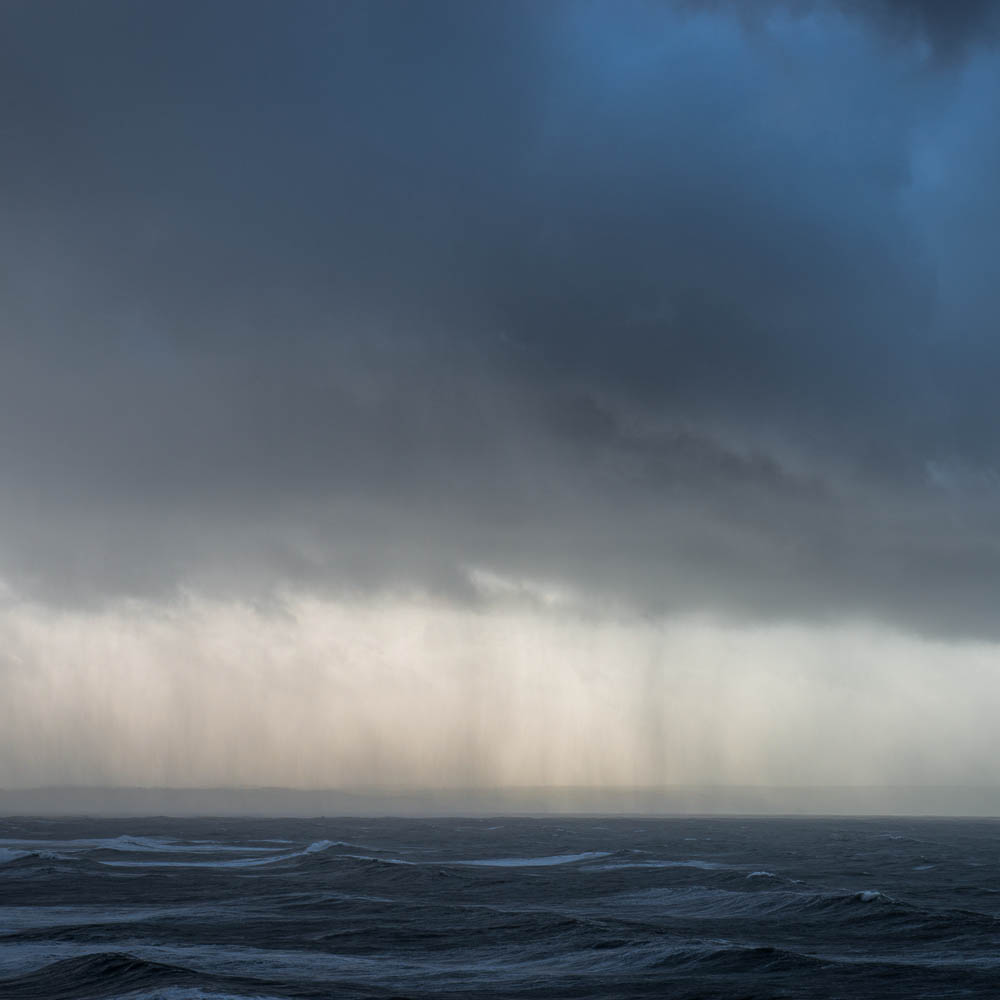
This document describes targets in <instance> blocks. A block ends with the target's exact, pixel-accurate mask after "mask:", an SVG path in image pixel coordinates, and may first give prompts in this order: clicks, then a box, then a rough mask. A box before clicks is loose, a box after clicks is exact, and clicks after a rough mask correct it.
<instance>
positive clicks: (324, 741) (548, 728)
mask: <svg viewBox="0 0 1000 1000" xmlns="http://www.w3.org/2000/svg"><path fill="white" fill-rule="evenodd" d="M0 635H2V639H3V642H2V653H0V680H2V685H3V694H4V697H3V698H2V699H0V788H4V787H6V788H28V787H36V786H44V785H92V786H96V785H100V786H122V785H128V786H156V787H164V786H173V787H178V786H179V787H220V786H248V785H249V786H258V787H259V786H285V787H296V788H351V787H373V786H374V787H381V788H390V789H407V788H505V787H507V788H510V787H521V786H589V787H597V786H652V785H719V784H722V785H810V784H813V785H893V784H899V785H923V784H926V785H942V784H949V783H954V784H961V785H988V784H992V783H993V780H992V779H993V774H992V770H991V768H990V766H989V762H990V761H992V760H994V759H995V757H996V754H997V752H998V751H1000V737H998V735H997V731H996V727H995V724H994V720H995V719H996V718H997V717H998V712H1000V678H998V677H997V673H996V669H995V663H996V658H995V649H994V647H993V646H992V645H991V644H987V643H975V642H969V643H964V644H961V643H943V642H936V641H932V640H926V639H920V638H915V637H912V636H906V635H903V634H900V633H898V632H894V631H891V630H888V629H886V628H883V627H877V626H871V625H861V624H858V625H836V626H835V625H828V626H820V625H815V626H803V625H759V624H753V623H747V622H743V623H739V622H734V621H728V622H727V621H719V620H716V619H712V618H709V617H688V618H680V619H674V620H670V621H662V622H651V621H642V620H637V619H635V617H634V616H633V617H629V616H624V615H623V616H621V617H619V618H612V617H609V616H604V617H601V616H594V615H592V614H587V613H585V611H584V610H581V609H578V608H573V607H571V606H570V607H564V608H555V609H553V608H552V607H541V606H539V605H538V603H537V602H536V603H534V604H532V603H530V602H525V601H523V600H520V599H514V598H512V599H510V600H509V601H507V602H506V603H503V602H499V603H495V604H494V605H493V606H491V607H490V608H489V609H488V610H486V609H484V608H476V607H456V606H454V605H449V604H446V603H444V602H441V601H438V600H434V599H431V598H426V597H419V596H412V595H411V596H408V597H407V596H397V597H385V598H382V599H379V600H374V601H373V600H371V599H370V598H365V599H360V598H359V599H351V598H339V599H334V598H327V599H319V598H316V597H314V596H308V595H295V594H287V595H285V597H284V598H283V599H282V600H281V601H280V602H275V603H273V604H271V605H269V606H263V607H254V606H251V605H248V604H246V603H240V602H223V601H218V600H214V601H213V600H207V599H201V598H198V597H195V596H189V597H188V598H186V599H184V600H181V601H179V602H177V603H174V604H169V605H168V604H161V605H150V604H147V603H140V602H133V603H128V604H121V605H118V606H116V607H109V608H107V609H105V610H104V611H101V612H100V613H94V612H91V611H88V612H86V613H84V612H80V613H75V612H72V611H66V610H53V609H51V608H45V607H42V606H39V605H29V604H23V603H22V604H10V605H8V606H7V607H6V608H5V610H4V611H3V613H2V615H0Z"/></svg>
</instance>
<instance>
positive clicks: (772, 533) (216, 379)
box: [0, 0, 1000, 634]
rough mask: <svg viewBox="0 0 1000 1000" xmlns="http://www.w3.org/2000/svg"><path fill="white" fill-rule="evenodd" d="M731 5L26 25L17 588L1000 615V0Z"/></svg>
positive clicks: (75, 594) (241, 13)
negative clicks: (485, 587) (497, 589)
mask: <svg viewBox="0 0 1000 1000" xmlns="http://www.w3.org/2000/svg"><path fill="white" fill-rule="evenodd" d="M732 6H733V5H731V4H707V3H706V4H649V3H639V2H636V3H625V4H617V3H615V4H611V3H607V4H594V3H577V4H571V3H552V4H537V3H505V4H488V5H487V4H474V5H473V4H467V3H457V2H456V3H433V4H431V3H427V4H382V3H365V4H361V3H357V4H355V3H337V4H320V3H302V4H296V5H287V6H286V5H278V4H274V3H264V2H257V3H238V4H237V3H208V4H204V3H197V4H195V3H171V4H135V3H124V2H123V3H94V4H87V5H82V4H81V5H59V4H39V3H30V4H27V3H25V4H18V3H8V4H7V5H6V6H4V7H3V14H2V16H3V20H4V30H3V31H2V33H0V37H2V41H0V46H2V50H0V77H2V80H0V85H2V88H3V94H4V95H5V103H4V106H3V109H2V112H0V129H2V133H0V134H2V138H3V143H4V150H5V155H4V157H3V158H2V160H0V190H2V195H0V198H2V202H0V205H2V212H3V223H4V224H3V235H2V236H0V260H2V262H3V268H2V277H0V281H2V289H0V291H2V295H3V316H2V322H3V333H2V336H3V365H2V367H0V410H2V414H0V416H2V420H0V454H2V457H3V458H2V460H3V479H2V482H0V532H2V535H0V575H2V576H5V577H6V578H7V579H8V580H9V581H10V582H11V585H12V586H13V587H14V589H15V591H17V592H28V593H33V594H36V595H41V596H44V597H46V598H47V599H50V600H59V601H70V602H74V603H75V602H80V601H93V600H97V601H100V600H103V599H104V598H106V597H107V596H109V595H111V596H114V595H133V594H139V595H150V594H154V595H164V594H169V593H171V592H172V591H173V589H174V588H176V587H177V586H184V585H191V586H198V587H212V588H221V589H223V590H235V591H237V592H250V593H254V594H259V593H263V592H266V591H267V589H268V588H269V587H270V586H272V585H273V584H274V583H275V582H291V583H292V584H295V585H301V586H307V587H312V588H326V587H330V586H334V587H343V586H349V587H363V588H369V587H379V586H382V585H385V584H392V585H410V584H412V585H417V586H430V587H432V588H434V589H437V590H440V591H442V592H444V593H446V594H448V595H450V596H451V597H453V598H454V599H459V600H472V599H475V597H476V594H475V590H474V587H473V585H472V584H471V583H470V582H469V578H468V573H467V571H468V569H469V568H470V567H487V568H490V569H493V570H495V571H496V572H500V573H504V574H508V575H509V576H511V577H513V578H521V577H533V578H540V579H546V580H561V581H564V582H567V583H569V584H571V585H573V586H574V587H576V588H577V589H579V590H581V591H583V592H585V593H587V594H590V595H592V596H594V597H595V598H597V599H600V600H607V601H609V602H611V603H613V604H614V605H615V606H625V607H630V608H633V609H639V610H641V611H643V612H648V613H653V614H660V613H663V612H670V611H672V610H677V609H697V608H709V609H714V610H721V611H725V612H728V613H734V614H747V613H748V614H756V615H765V616H768V617H779V616H785V617H789V616H790V617H815V616H830V617H837V616H842V615H857V614H862V615H869V616H872V617H875V618H880V619H888V620H892V621H895V622H901V623H903V624H905V625H907V626H914V627H920V628H924V629H929V630H931V631H946V632H950V633H962V632H971V633H989V634H993V633H994V632H995V631H996V629H995V624H994V622H993V607H992V606H993V604H994V603H995V602H994V601H993V597H994V596H995V594H996V593H997V589H998V586H1000V547H998V543H1000V537H998V534H997V529H996V526H995V512H996V509H997V492H996V490H997V482H996V480H997V473H996V471H995V470H996V469H997V468H998V464H997V461H998V456H997V448H996V439H995V432H994V421H993V419H992V417H993V413H994V402H993V393H994V390H993V380H992V377H991V373H992V372H994V371H995V370H996V364H997V361H998V351H997V348H996V346H995V344H994V338H992V337H991V336H990V333H991V329H992V324H993V322H994V319H993V318H994V317H995V316H996V314H997V313H996V310H997V307H998V305H1000V302H998V297H1000V296H998V294H997V291H996V290H997V288H998V287H1000V285H998V283H997V282H996V281H995V280H993V276H996V270H997V264H996V261H997V260H998V259H1000V256H998V255H997V253H996V251H997V249H998V247H997V237H996V233H997V232H998V231H1000V229H998V227H997V225H995V224H994V223H997V222H1000V199H998V198H997V193H996V183H995V179H994V178H995V177H996V176H997V175H998V174H997V169H998V168H1000V141H998V135H1000V130H998V129H997V127H996V125H995V123H994V121H993V115H992V113H991V112H990V109H991V108H995V98H996V96H997V95H996V87H997V80H998V71H997V56H996V52H995V51H994V50H993V49H992V48H991V47H990V44H989V43H990V42H991V40H992V38H993V34H992V32H993V25H994V23H995V18H994V14H995V5H993V4H971V3H965V4H962V3H957V4H948V5H932V4H930V3H929V2H927V3H913V4H903V3H901V2H900V3H882V4H878V5H865V9H864V10H862V9H861V5H853V4H851V3H849V2H846V0H845V2H842V3H839V4H837V5H830V4H797V5H796V4H791V3H789V4H773V5H770V6H769V8H768V12H767V16H766V17H763V18H762V19H759V20H758V23H757V24H756V25H755V27H754V30H751V31H747V30H745V25H744V24H743V23H742V22H741V21H740V19H739V18H738V17H736V16H734V14H733V11H732ZM915 40H923V41H925V42H927V43H928V44H929V46H930V47H931V49H932V50H933V52H934V53H936V57H934V58H931V59H928V58H927V57H926V55H925V54H924V53H923V52H922V51H921V50H920V47H919V45H914V44H913V43H914V41H915Z"/></svg>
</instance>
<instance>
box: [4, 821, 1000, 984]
mask: <svg viewBox="0 0 1000 1000" xmlns="http://www.w3.org/2000/svg"><path fill="white" fill-rule="evenodd" d="M998 836H1000V823H997V822H993V821H983V820H976V821H966V820H878V819H857V820H848V819H648V820H647V819H630V818H615V819H564V818H558V819H510V818H501V819H493V820H459V819H448V820H412V819H408V820H392V819H377V820H371V819H369V820H365V819H350V820H345V819H329V820H326V819H323V820H319V819H317V820H287V819H285V820H277V819H276V820H229V819H227V820H211V819H201V820H191V819H185V820H179V819H163V818H160V819H148V820H134V819H132V820H57V821H46V820H38V819H34V820H32V819H12V820H11V819H8V820H0V998H3V1000H26V998H29V997H30V998H42V1000H69V998H74V1000H77V998H81V1000H82V998H86V1000H97V998H106V997H130V998H140V997H142V998H154V997H161V998H164V1000H168V998H169V1000H189V998H190V1000H193V998H204V997H240V998H243V997H246V998H249V997H255V998H262V997H512V998H513V997H601V998H605V997H608V998H611V997H677V998H693V997H760V998H764V997H795V998H807V997H823V998H834V997H844V998H863V997H873V998H874V997H878V998H886V997H906V998H913V997H935V998H938V997H992V998H997V997H1000V843H998Z"/></svg>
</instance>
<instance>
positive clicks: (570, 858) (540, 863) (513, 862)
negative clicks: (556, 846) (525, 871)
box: [446, 851, 611, 868]
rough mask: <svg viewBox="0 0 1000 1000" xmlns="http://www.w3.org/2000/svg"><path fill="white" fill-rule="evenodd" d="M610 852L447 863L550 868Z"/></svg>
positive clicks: (477, 859) (603, 855) (489, 866)
mask: <svg viewBox="0 0 1000 1000" xmlns="http://www.w3.org/2000/svg"><path fill="white" fill-rule="evenodd" d="M610 854H611V852H610V851H584V852H582V853H581V854H550V855H548V856H546V857H541V858H474V859H471V860H462V861H449V862H446V864H452V865H463V866H475V867H483V868H548V867H551V866H553V865H571V864H574V863H576V862H577V861H589V860H591V859H592V858H606V857H608V856H609V855H610Z"/></svg>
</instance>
